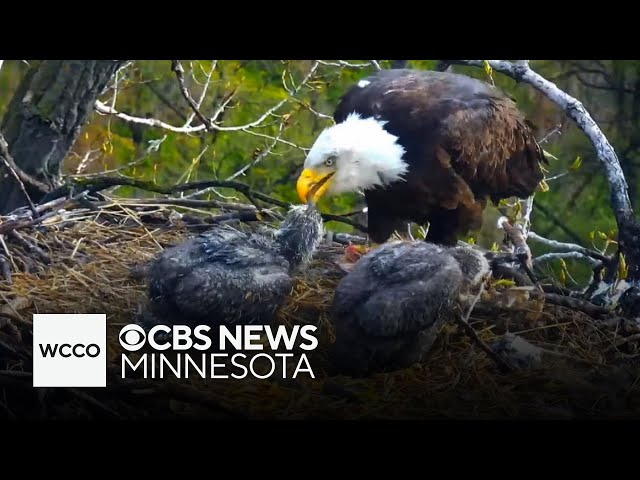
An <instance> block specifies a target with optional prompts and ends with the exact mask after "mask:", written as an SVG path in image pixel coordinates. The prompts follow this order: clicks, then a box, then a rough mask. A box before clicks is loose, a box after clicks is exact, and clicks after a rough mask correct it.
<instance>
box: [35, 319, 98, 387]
mask: <svg viewBox="0 0 640 480" xmlns="http://www.w3.org/2000/svg"><path fill="white" fill-rule="evenodd" d="M106 348H107V317H106V315H104V314H35V315H34V316H33V386H34V387H106V386H107V354H106Z"/></svg>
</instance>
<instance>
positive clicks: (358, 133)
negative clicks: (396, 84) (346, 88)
mask: <svg viewBox="0 0 640 480" xmlns="http://www.w3.org/2000/svg"><path fill="white" fill-rule="evenodd" d="M385 123H386V122H384V121H379V120H376V119H375V118H362V117H361V116H360V115H358V114H356V113H352V114H351V115H349V116H348V117H347V118H346V119H345V120H344V121H343V122H341V123H338V124H336V125H333V126H331V127H329V128H327V129H325V130H324V131H323V132H322V133H321V134H320V136H319V137H318V139H317V140H316V142H315V143H314V144H313V147H312V148H311V150H310V151H309V154H308V155H307V158H306V160H305V162H304V170H303V172H302V173H301V174H300V177H299V178H298V184H297V188H298V194H299V195H300V198H301V199H302V201H303V202H307V201H309V200H314V201H317V200H318V199H319V198H320V197H321V196H322V195H324V194H326V193H327V194H331V195H335V194H340V193H345V192H356V191H357V192H362V191H364V190H368V189H371V188H374V187H376V186H384V185H388V184H390V183H393V182H396V181H402V180H404V175H405V173H407V170H408V168H409V166H408V165H407V163H406V162H405V161H404V160H403V158H402V157H403V155H404V153H405V150H404V148H403V147H402V145H400V144H399V143H397V140H398V137H396V136H395V135H392V134H390V133H389V132H387V131H386V130H385V129H384V128H383V126H384V125H385ZM318 183H322V185H321V186H320V187H317V184H318ZM314 187H316V188H314ZM312 189H313V190H314V191H315V193H314V198H313V199H311V198H307V196H308V194H309V192H310V191H311V190H312Z"/></svg>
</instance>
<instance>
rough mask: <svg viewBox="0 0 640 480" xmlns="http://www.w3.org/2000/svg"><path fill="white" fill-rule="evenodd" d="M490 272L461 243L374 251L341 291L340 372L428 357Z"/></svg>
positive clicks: (336, 355)
mask: <svg viewBox="0 0 640 480" xmlns="http://www.w3.org/2000/svg"><path fill="white" fill-rule="evenodd" d="M488 272H489V265H488V263H487V261H486V259H485V258H484V256H483V255H482V254H481V253H480V252H478V251H475V250H471V249H464V248H461V247H453V248H448V247H443V246H440V245H435V244H432V243H427V242H423V241H413V242H407V241H398V242H390V243H387V244H385V245H383V246H381V247H379V248H378V249H376V250H373V251H371V252H369V253H368V254H367V255H365V256H363V257H362V258H361V259H360V260H359V261H358V263H357V264H356V266H355V268H354V269H353V270H352V271H351V273H349V274H348V275H347V276H346V277H344V278H343V279H342V281H341V282H340V284H339V285H338V287H337V289H336V292H335V296H334V302H333V317H334V322H335V326H336V341H335V343H334V345H333V346H332V349H331V361H332V366H333V368H334V369H335V370H336V373H342V374H346V375H351V376H354V377H358V376H366V375H370V374H372V373H376V372H384V371H392V370H398V369H402V368H405V367H408V366H410V365H412V364H414V363H416V362H418V361H420V359H421V358H422V357H423V356H424V355H425V354H426V353H427V352H428V351H429V349H430V348H431V346H432V345H433V343H434V341H435V339H436V337H437V334H438V330H439V328H440V327H441V325H442V324H443V323H444V322H445V321H447V320H448V319H449V318H450V316H451V315H452V314H453V304H454V302H456V301H458V299H459V296H460V294H462V293H463V292H465V290H468V289H469V288H470V287H471V286H473V285H475V284H477V283H479V282H480V281H482V280H483V279H484V277H485V275H486V274H488Z"/></svg>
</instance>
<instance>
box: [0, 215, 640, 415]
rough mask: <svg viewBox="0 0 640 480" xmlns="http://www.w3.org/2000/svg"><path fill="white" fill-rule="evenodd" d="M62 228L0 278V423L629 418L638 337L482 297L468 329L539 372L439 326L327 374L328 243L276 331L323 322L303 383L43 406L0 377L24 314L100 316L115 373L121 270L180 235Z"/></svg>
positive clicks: (117, 222) (127, 296)
mask: <svg viewBox="0 0 640 480" xmlns="http://www.w3.org/2000/svg"><path fill="white" fill-rule="evenodd" d="M107 220H109V221H107ZM60 222H61V220H60V219H58V220H52V221H51V222H50V224H49V225H47V231H35V230H31V231H29V232H27V233H28V234H29V236H30V237H31V238H33V239H35V240H37V241H38V244H39V245H40V246H42V247H43V248H44V249H45V252H46V253H47V255H48V256H49V257H50V258H51V259H52V261H53V263H52V264H51V265H48V266H41V265H39V264H36V267H37V269H36V271H32V272H31V273H24V272H22V273H20V272H18V273H14V275H13V278H12V284H11V285H9V284H7V283H6V282H2V281H0V313H2V312H4V313H5V314H7V315H6V317H7V318H12V319H13V323H14V324H15V323H18V326H19V327H20V328H21V330H22V332H23V335H22V338H21V341H18V340H17V339H16V338H14V337H13V336H12V335H11V334H10V332H8V330H7V329H4V330H2V331H0V340H2V341H3V345H4V347H3V346H2V345H0V360H1V361H2V363H3V365H4V366H3V367H1V368H2V369H4V373H2V374H0V387H1V388H0V390H2V391H0V407H1V408H0V411H3V412H5V413H6V414H7V415H8V416H13V415H17V416H20V415H26V416H32V415H50V416H65V415H69V414H72V413H73V414H76V415H87V416H89V415H111V416H124V417H127V416H153V417H163V416H176V415H177V416H195V415H198V416H204V415H211V416H214V417H216V418H218V417H224V418H226V417H227V416H240V417H251V418H287V419H295V418H339V419H346V418H348V419H359V418H394V419H398V418H540V417H554V418H575V417H604V416H607V417H612V416H614V417H621V418H623V417H634V416H635V414H636V412H637V411H638V407H639V402H638V399H639V397H638V386H637V383H638V382H637V380H638V378H640V368H638V365H637V355H638V354H637V351H638V339H637V338H634V337H632V336H629V335H631V334H633V333H634V332H633V331H632V330H629V328H628V326H625V325H627V324H624V323H623V324H620V323H619V322H609V323H608V324H607V322H605V321H602V320H596V319H592V318H591V317H589V316H587V315H585V314H583V313H581V312H578V311H574V310H569V309H566V308H562V307H555V306H553V305H542V304H539V303H535V302H524V303H520V305H519V307H518V308H517V309H513V308H511V309H506V308H498V307H496V306H495V302H496V299H495V298H493V299H491V298H487V299H485V300H484V302H483V303H482V305H479V306H478V309H477V310H474V312H473V313H472V315H471V318H470V321H471V323H472V325H473V327H474V328H475V329H476V331H478V333H479V336H480V337H481V338H482V339H483V340H484V341H485V342H491V341H492V340H494V339H496V338H498V337H499V336H500V335H501V334H503V333H504V332H505V329H506V328H507V326H508V328H509V330H510V331H512V332H514V333H518V332H519V333H521V334H522V336H524V337H525V338H527V339H528V340H530V341H531V342H532V343H534V344H536V345H538V346H540V347H542V348H545V349H546V350H547V351H549V352H555V353H550V354H548V355H545V364H544V367H543V368H541V369H537V370H529V371H518V372H515V373H510V374H503V373H500V372H499V371H498V369H497V368H496V366H495V364H494V362H493V361H492V360H491V359H490V358H489V357H487V355H486V354H485V353H484V352H482V351H481V349H480V348H478V346H477V345H474V344H472V343H471V342H470V340H469V338H468V337H467V336H466V335H465V334H464V333H462V332H461V331H459V330H458V329H457V327H455V326H453V325H446V326H445V327H443V329H442V331H441V334H440V335H439V338H438V340H437V342H436V344H435V346H434V348H433V350H432V351H431V352H430V354H429V356H428V358H425V359H424V360H423V361H422V362H421V363H420V364H416V365H414V366H412V367H410V368H407V369H404V370H401V371H396V372H392V373H388V374H379V375H375V376H372V377H370V378H366V379H351V378H347V377H342V376H336V377H329V376H327V374H326V373H325V368H326V367H327V355H326V352H327V346H328V345H329V344H330V343H331V342H332V341H333V335H334V332H333V328H332V323H331V317H330V314H329V309H330V306H331V301H332V294H333V290H334V288H335V286H336V284H337V282H338V281H339V279H340V278H341V276H342V275H343V273H342V271H341V270H340V269H339V268H338V267H337V266H336V259H338V258H340V256H341V255H342V252H343V249H344V247H340V246H337V245H331V246H328V245H325V246H323V248H322V249H321V251H320V253H319V254H318V256H317V257H316V259H315V260H314V261H313V262H312V264H311V265H310V266H309V268H308V269H307V270H306V271H305V272H303V273H302V274H301V275H300V276H299V278H298V280H299V281H298V284H297V286H296V288H295V290H294V292H293V293H292V296H291V298H290V299H289V301H288V302H287V304H286V305H285V306H284V308H283V309H282V310H281V312H280V315H279V318H278V321H279V322H280V323H283V324H286V325H292V324H296V323H298V324H299V323H313V324H316V325H318V326H319V333H320V341H321V343H320V348H319V349H318V350H317V351H315V352H313V354H312V355H311V356H310V362H311V365H312V366H313V369H314V373H315V374H316V378H315V379H311V378H308V375H307V374H302V375H301V377H299V378H297V379H294V380H293V379H292V380H290V381H282V380H280V381H272V380H248V379H245V380H242V381H238V380H217V379H206V380H202V379H198V380H179V381H178V380H175V379H173V380H170V379H166V380H162V381H160V380H146V381H144V380H141V381H140V382H139V384H136V383H135V382H132V383H127V384H122V383H121V382H120V383H117V384H116V383H114V384H113V386H112V387H111V386H110V387H109V388H107V389H94V390H87V391H86V394H89V395H91V396H92V397H90V398H89V399H87V398H86V397H85V396H83V395H85V393H83V392H76V391H72V392H71V391H67V392H63V393H60V392H58V393H52V394H50V397H51V398H50V402H49V403H47V405H49V406H44V405H45V403H46V402H43V400H42V399H39V398H37V396H36V395H35V394H34V390H33V389H32V388H31V387H30V384H27V383H26V381H28V382H30V380H29V379H28V377H25V378H26V379H27V380H26V381H25V380H24V379H23V378H22V377H20V376H19V375H20V374H17V373H16V374H10V373H7V371H12V372H19V371H22V370H24V371H27V372H28V371H30V360H29V358H28V354H29V353H28V352H29V350H30V342H31V336H30V335H29V332H28V328H25V326H28V324H29V322H30V318H31V314H32V313H37V312H46V313H56V312H59V313H76V312H77V313H107V319H108V323H109V330H108V331H109V336H108V342H109V358H110V361H115V362H116V363H115V365H116V366H115V371H116V373H119V370H117V369H118V368H119V363H118V362H119V354H120V347H119V343H118V338H117V337H118V332H119V330H120V328H121V327H122V325H123V324H127V323H130V322H131V321H132V316H133V314H134V313H135V312H136V310H137V309H138V305H139V304H140V303H142V302H143V301H144V295H145V285H144V283H143V282H142V281H140V280H137V279H135V278H133V277H132V276H131V275H130V272H131V269H132V267H133V266H135V265H137V264H141V263H144V262H145V261H148V260H150V259H151V258H152V257H153V256H154V255H155V254H156V253H158V252H159V251H160V249H161V248H162V247H163V246H165V245H170V244H173V243H176V242H177V241H179V240H180V239H181V238H183V237H184V236H185V235H187V234H188V231H187V229H186V228H177V227H166V226H152V225H150V224H144V225H143V224H142V222H141V221H140V219H139V218H138V217H136V216H135V215H134V214H133V213H132V212H131V211H130V210H128V209H126V208H124V207H122V206H120V207H118V208H116V209H114V210H113V211H111V212H110V213H108V214H105V213H101V214H100V215H96V214H93V213H91V214H88V213H86V212H85V213H83V214H82V218H77V219H74V220H73V221H67V222H62V223H60ZM0 248H1V247H0ZM11 252H12V262H13V264H14V265H15V266H16V267H17V268H18V270H20V269H21V267H24V265H23V263H24V262H21V258H22V257H25V258H26V257H27V255H26V253H22V254H21V253H20V248H18V247H15V246H12V247H11ZM31 267H32V268H33V265H32V266H31ZM504 294H505V293H504V292H502V293H501V292H493V293H492V294H490V295H492V296H495V295H498V296H499V295H504ZM498 300H499V299H498ZM7 304H8V305H7ZM8 347H11V348H14V349H16V350H18V351H24V352H26V353H25V355H27V358H25V359H19V358H17V357H16V356H15V355H11V354H10V352H7V348H8ZM3 349H4V350H3ZM21 349H22V350H21ZM5 354H6V355H5ZM21 382H22V383H21ZM110 382H111V380H110ZM110 384H111V383H110ZM187 384H189V385H187ZM56 401H57V403H56ZM43 412H45V413H43Z"/></svg>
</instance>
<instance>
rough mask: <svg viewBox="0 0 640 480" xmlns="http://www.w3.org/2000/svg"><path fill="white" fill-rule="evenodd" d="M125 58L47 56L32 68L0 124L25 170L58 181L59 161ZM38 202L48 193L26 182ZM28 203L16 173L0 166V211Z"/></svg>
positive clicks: (44, 181) (54, 182) (32, 174)
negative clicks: (95, 58)
mask: <svg viewBox="0 0 640 480" xmlns="http://www.w3.org/2000/svg"><path fill="white" fill-rule="evenodd" d="M123 63H124V62H123V61H120V60H84V61H83V60H44V61H42V62H40V64H39V65H38V66H37V67H35V68H33V69H31V70H29V72H28V73H27V74H26V76H25V78H24V79H23V80H22V82H21V84H20V86H19V87H18V89H17V91H16V94H15V95H14V97H13V99H12V100H11V103H10V105H9V109H8V110H7V113H6V114H5V116H4V118H3V121H2V125H0V129H1V130H2V133H3V135H4V137H5V139H6V141H7V143H8V144H9V154H10V155H11V156H12V157H13V159H14V161H15V162H16V164H17V165H18V167H19V168H20V169H22V171H24V172H25V173H26V174H28V175H30V176H32V177H34V178H36V179H38V180H40V181H41V182H43V183H45V184H47V185H51V186H54V185H55V184H56V183H57V178H58V176H59V175H60V165H61V163H62V161H63V160H64V158H65V157H66V156H67V154H68V153H69V151H70V150H71V148H72V147H73V144H74V142H75V140H76V138H77V137H78V135H79V133H80V131H81V129H82V127H83V126H84V124H85V122H86V121H87V119H88V118H89V115H90V113H91V112H92V110H93V105H94V104H95V102H96V100H97V99H98V97H99V96H100V95H101V94H102V93H103V92H104V90H105V88H106V87H107V84H108V82H109V80H110V79H111V78H112V77H113V75H114V74H115V72H116V71H117V70H118V68H120V67H121V66H122V65H123ZM25 188H26V190H27V192H28V194H29V196H30V197H31V200H32V201H33V202H38V200H39V199H40V198H41V197H42V196H43V194H44V192H41V191H39V190H38V189H36V188H35V187H33V186H30V185H28V184H25ZM24 205H27V199H26V198H25V196H24V193H23V192H22V191H21V189H20V186H19V185H18V184H17V182H16V180H15V179H14V178H13V176H12V175H10V174H8V172H7V171H6V168H5V167H4V166H2V167H0V213H7V212H10V211H12V210H14V209H16V208H18V207H22V206H24Z"/></svg>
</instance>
